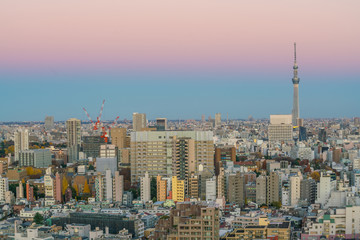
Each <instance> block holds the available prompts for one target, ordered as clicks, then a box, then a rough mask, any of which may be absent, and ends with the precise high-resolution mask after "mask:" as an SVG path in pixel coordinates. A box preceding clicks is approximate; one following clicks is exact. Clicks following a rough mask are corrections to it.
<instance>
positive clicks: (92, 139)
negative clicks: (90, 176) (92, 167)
mask: <svg viewBox="0 0 360 240" xmlns="http://www.w3.org/2000/svg"><path fill="white" fill-rule="evenodd" d="M102 144H105V140H104V138H102V137H101V136H84V137H83V141H82V146H83V152H84V153H85V155H86V157H92V158H97V157H99V156H100V146H101V145H102Z"/></svg>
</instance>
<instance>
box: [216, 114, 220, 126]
mask: <svg viewBox="0 0 360 240" xmlns="http://www.w3.org/2000/svg"><path fill="white" fill-rule="evenodd" d="M220 126H221V113H215V127H220Z"/></svg>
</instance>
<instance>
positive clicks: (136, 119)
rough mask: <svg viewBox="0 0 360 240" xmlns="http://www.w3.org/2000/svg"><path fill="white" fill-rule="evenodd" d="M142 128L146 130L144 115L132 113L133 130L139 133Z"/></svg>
mask: <svg viewBox="0 0 360 240" xmlns="http://www.w3.org/2000/svg"><path fill="white" fill-rule="evenodd" d="M144 128H146V114H145V113H133V130H134V131H141V130H142V129H144Z"/></svg>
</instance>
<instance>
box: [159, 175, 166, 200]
mask: <svg viewBox="0 0 360 240" xmlns="http://www.w3.org/2000/svg"><path fill="white" fill-rule="evenodd" d="M166 188H167V181H166V180H165V179H162V178H161V176H160V175H158V176H157V177H156V200H157V201H165V200H166V197H167V191H166V190H167V189H166Z"/></svg>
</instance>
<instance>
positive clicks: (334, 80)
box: [0, 0, 360, 121]
mask: <svg viewBox="0 0 360 240" xmlns="http://www.w3.org/2000/svg"><path fill="white" fill-rule="evenodd" d="M359 9H360V1H342V2H339V1H336V0H319V1H311V0H305V1H281V0H272V1H268V0H257V1H253V0H246V1H240V0H227V1H221V0H214V1H205V0H196V1H194V0H183V1H170V0H152V1H140V0H131V1H118V0H108V1H100V0H93V1H82V0H81V1H80V0H62V1H56V2H53V1H47V0H34V1H20V0H16V1H14V0H2V1H1V2H0V23H1V24H0V32H1V38H0V53H1V54H0V89H1V90H2V91H1V94H0V109H1V111H0V121H21V120H24V121H28V120H42V119H44V117H45V115H54V116H55V120H65V119H66V118H69V117H78V118H80V119H83V120H85V119H86V116H85V114H84V113H83V111H82V107H83V106H85V107H86V108H87V109H88V111H89V113H90V114H91V115H92V116H93V118H95V115H96V114H97V113H98V110H99V108H100V106H99V105H101V101H102V99H106V106H105V109H104V117H105V119H109V120H111V119H114V118H115V117H116V116H117V115H119V116H120V118H121V119H123V118H128V119H130V118H131V114H132V112H145V113H147V115H148V116H149V118H152V119H153V118H155V117H168V118H169V119H178V118H181V119H187V118H196V119H199V118H200V117H201V114H206V116H208V115H212V116H214V114H215V113H216V112H221V113H222V114H223V116H226V113H229V117H230V118H247V116H248V115H253V116H254V117H256V118H264V117H268V115H269V114H272V113H274V114H276V113H290V112H291V107H292V83H291V77H292V65H293V42H294V41H296V42H297V48H298V54H297V55H298V63H299V77H300V79H301V82H300V104H301V105H300V115H301V116H302V117H305V118H311V117H314V118H318V117H353V116H359V115H360V110H359V107H358V103H359V102H360V96H359V94H358V89H359V87H360V74H359V63H360V47H359V42H360V41H359V40H360V26H359V25H360V19H359V16H358V13H359V11H358V10H359Z"/></svg>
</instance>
